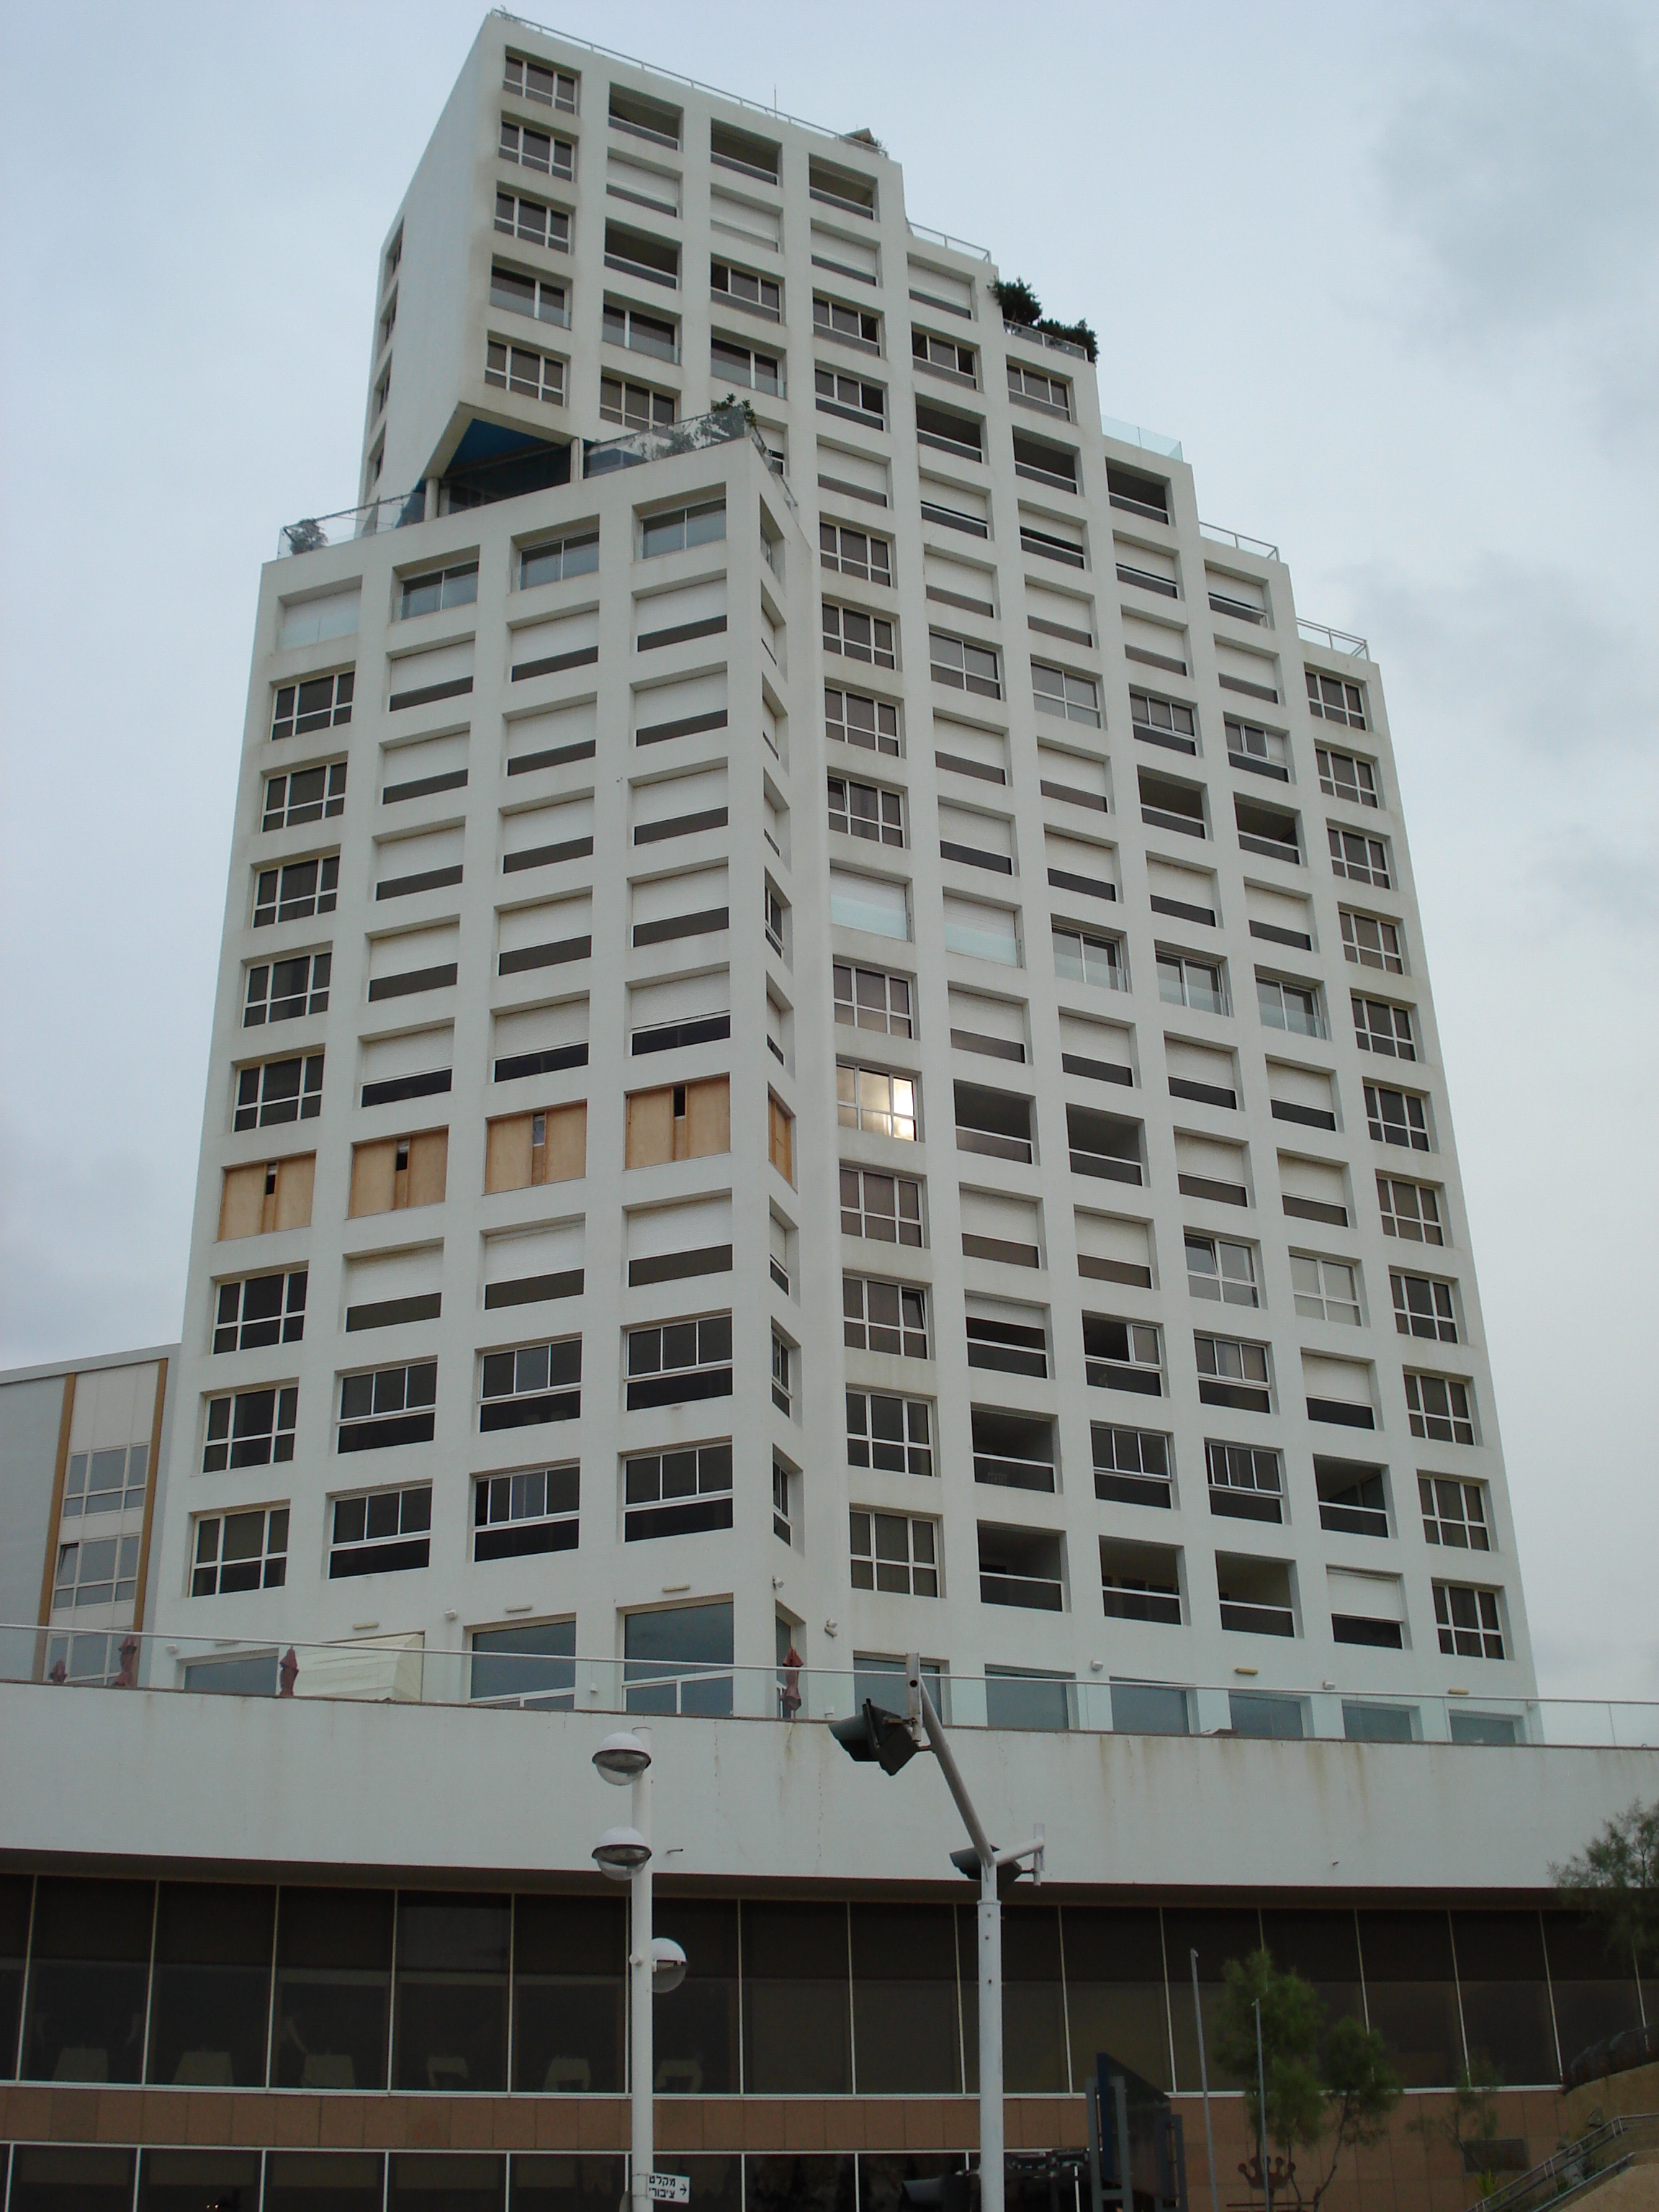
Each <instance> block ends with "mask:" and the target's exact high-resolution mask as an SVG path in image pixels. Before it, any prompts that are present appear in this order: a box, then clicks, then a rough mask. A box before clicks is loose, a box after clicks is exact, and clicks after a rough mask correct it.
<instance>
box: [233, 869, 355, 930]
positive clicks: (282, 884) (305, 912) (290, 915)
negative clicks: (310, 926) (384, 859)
mask: <svg viewBox="0 0 1659 2212" xmlns="http://www.w3.org/2000/svg"><path fill="white" fill-rule="evenodd" d="M339 884H340V856H339V854H337V853H331V854H329V855H328V856H327V858H326V859H325V860H290V861H289V863H288V864H287V866H285V867H281V868H261V869H260V871H259V872H258V876H257V877H256V878H254V884H253V927H255V928H256V929H264V928H265V927H267V926H268V925H269V924H270V923H271V922H273V921H309V920H310V918H311V917H312V915H318V914H332V913H333V911H334V905H335V901H336V899H337V896H338V894H339Z"/></svg>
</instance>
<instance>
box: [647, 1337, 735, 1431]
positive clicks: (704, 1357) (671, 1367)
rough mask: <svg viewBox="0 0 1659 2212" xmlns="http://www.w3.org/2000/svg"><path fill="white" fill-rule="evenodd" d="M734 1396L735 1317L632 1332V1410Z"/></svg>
mask: <svg viewBox="0 0 1659 2212" xmlns="http://www.w3.org/2000/svg"><path fill="white" fill-rule="evenodd" d="M731 1395H732V1316H731V1315H730V1314H729V1313H724V1314H705V1315H704V1316H702V1319H701V1320H698V1321H671V1322H664V1323H663V1324H662V1326H661V1327H660V1328H630V1329H629V1332H628V1409H629V1412H630V1413H633V1412H635V1411H636V1410H637V1409H638V1408H640V1407H645V1406H682V1405H684V1404H686V1403H687V1402H689V1401H690V1400H692V1399H695V1398H729V1397H730V1396H731Z"/></svg>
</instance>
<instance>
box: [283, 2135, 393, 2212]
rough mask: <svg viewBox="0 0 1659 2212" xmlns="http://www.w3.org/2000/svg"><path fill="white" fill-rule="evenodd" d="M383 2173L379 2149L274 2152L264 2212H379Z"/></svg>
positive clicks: (384, 2165) (384, 2169)
mask: <svg viewBox="0 0 1659 2212" xmlns="http://www.w3.org/2000/svg"><path fill="white" fill-rule="evenodd" d="M385 2173H386V2154H385V2153H384V2152H382V2151H378V2150H274V2151H272V2152H270V2154H269V2155H268V2156H267V2158H266V2160H265V2201H264V2212H380V2200H381V2195H382V2191H383V2185H384V2176H385Z"/></svg>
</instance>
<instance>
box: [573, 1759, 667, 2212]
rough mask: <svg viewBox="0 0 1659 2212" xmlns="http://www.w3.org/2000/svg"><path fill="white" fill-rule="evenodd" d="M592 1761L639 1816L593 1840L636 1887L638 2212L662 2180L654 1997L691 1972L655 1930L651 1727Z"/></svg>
mask: <svg viewBox="0 0 1659 2212" xmlns="http://www.w3.org/2000/svg"><path fill="white" fill-rule="evenodd" d="M593 1764H594V1765H595V1766H596V1767H598V1769H599V1772H600V1773H601V1774H602V1775H603V1776H604V1777H605V1780H606V1781H607V1782H611V1783H614V1784H616V1785H617V1788H618V1789H621V1788H623V1787H625V1786H631V1788H632V1790H633V1793H634V1798H633V1804H632V1807H631V1808H630V1809H631V1811H632V1813H633V1816H634V1817H633V1820H632V1821H631V1823H630V1824H629V1826H627V1827H618V1828H607V1829H606V1830H605V1833H604V1834H603V1835H602V1836H601V1837H600V1838H599V1842H598V1843H597V1844H595V1845H594V1846H593V1857H594V1858H595V1859H596V1860H597V1861H598V1863H599V1870H600V1872H601V1873H603V1874H605V1875H609V1876H610V1878H611V1881H625V1882H628V1883H629V1885H630V1897H629V1954H628V1978H629V1997H630V2010H629V2047H628V2056H629V2119H630V2123H631V2125H630V2129H629V2154H630V2156H629V2164H630V2167H631V2172H630V2175H629V2197H630V2199H631V2202H632V2205H633V2212H649V2208H650V2206H651V2203H652V2201H653V2199H652V2190H651V2185H652V2182H653V2179H655V2166H656V2151H655V2145H654V2142H653V2133H654V2128H653V2123H654V2120H655V2117H656V2115H655V2106H654V2093H655V2083H656V2061H655V2057H654V2056H653V2049H652V2028H653V2021H652V2016H651V2008H652V2001H653V1996H666V1995H667V1994H668V1992H669V1990H675V1989H678V1987H679V1985H680V1984H681V1982H682V1981H684V1978H685V1954H684V1951H682V1950H681V1948H680V1947H679V1945H678V1943H675V1942H670V1941H668V1940H667V1939H666V1938H663V1939H660V1940H659V1938H657V1937H656V1936H654V1935H653V1931H652V1899H651V1731H650V1729H643V1728H638V1729H624V1730H623V1731H622V1732H621V1733H620V1734H618V1735H608V1736H606V1738H605V1741H604V1742H603V1743H602V1744H601V1745H600V1746H599V1749H598V1750H597V1751H596V1752H595V1753H594V1754H593Z"/></svg>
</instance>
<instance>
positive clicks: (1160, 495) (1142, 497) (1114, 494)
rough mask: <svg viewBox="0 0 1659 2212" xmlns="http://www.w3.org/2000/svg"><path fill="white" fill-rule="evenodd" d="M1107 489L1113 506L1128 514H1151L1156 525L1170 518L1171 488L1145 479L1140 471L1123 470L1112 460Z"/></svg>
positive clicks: (1154, 479)
mask: <svg viewBox="0 0 1659 2212" xmlns="http://www.w3.org/2000/svg"><path fill="white" fill-rule="evenodd" d="M1106 489H1107V492H1108V495H1109V497H1110V499H1111V502H1112V505H1113V506H1114V507H1121V508H1123V510H1124V512H1125V513H1128V514H1146V515H1150V516H1151V517H1152V520H1154V521H1156V522H1167V521H1168V520H1169V519H1170V507H1169V497H1170V488H1169V486H1168V485H1167V484H1165V483H1160V482H1159V481H1158V478H1157V477H1143V476H1141V475H1140V474H1139V472H1138V471H1136V470H1133V469H1121V468H1118V467H1116V466H1115V465H1114V464H1113V463H1112V462H1110V461H1109V462H1108V463H1107V464H1106Z"/></svg>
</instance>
